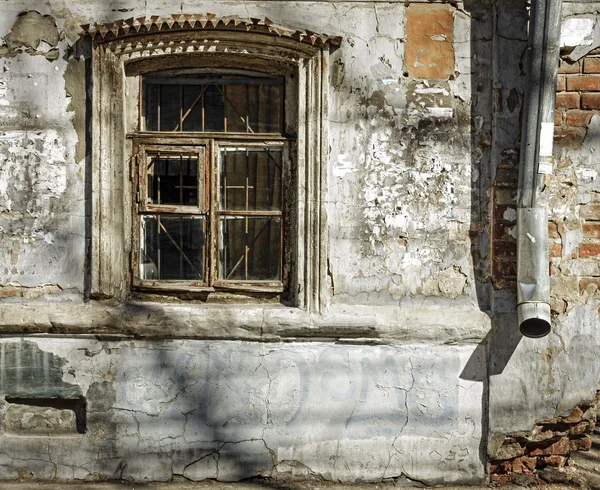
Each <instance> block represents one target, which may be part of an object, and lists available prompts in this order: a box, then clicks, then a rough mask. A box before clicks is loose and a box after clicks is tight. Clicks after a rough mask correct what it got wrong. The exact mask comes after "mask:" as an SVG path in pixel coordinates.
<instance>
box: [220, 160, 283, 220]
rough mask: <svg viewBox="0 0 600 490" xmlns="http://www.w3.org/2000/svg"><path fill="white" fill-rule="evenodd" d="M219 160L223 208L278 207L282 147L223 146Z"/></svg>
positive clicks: (221, 203)
mask: <svg viewBox="0 0 600 490" xmlns="http://www.w3.org/2000/svg"><path fill="white" fill-rule="evenodd" d="M220 160H221V162H220V185H219V194H220V207H221V209H222V210H229V211H280V210H281V200H282V193H281V178H282V172H281V170H282V151H281V148H275V149H273V148H223V149H222V150H221V152H220Z"/></svg>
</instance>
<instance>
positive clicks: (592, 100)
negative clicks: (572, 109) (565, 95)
mask: <svg viewBox="0 0 600 490" xmlns="http://www.w3.org/2000/svg"><path fill="white" fill-rule="evenodd" d="M561 95H562V94H561ZM581 108H582V109H600V93H591V94H589V93H588V94H581Z"/></svg>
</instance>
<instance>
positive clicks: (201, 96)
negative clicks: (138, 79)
mask: <svg viewBox="0 0 600 490" xmlns="http://www.w3.org/2000/svg"><path fill="white" fill-rule="evenodd" d="M143 88H144V90H143V92H144V94H145V96H144V118H145V128H144V129H145V130H147V131H190V132H193V131H196V132H217V133H219V132H223V133H253V134H257V133H281V126H282V117H281V111H282V108H283V107H282V97H283V78H282V77H267V76H263V77H260V78H257V77H243V76H233V75H229V76H225V75H222V76H219V75H210V76H200V75H179V76H167V75H162V76H156V75H147V76H144V77H143Z"/></svg>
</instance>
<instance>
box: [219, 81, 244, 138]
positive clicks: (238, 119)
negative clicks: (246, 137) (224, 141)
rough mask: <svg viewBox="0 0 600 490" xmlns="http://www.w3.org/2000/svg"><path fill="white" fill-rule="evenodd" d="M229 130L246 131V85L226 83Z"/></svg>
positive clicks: (226, 108) (233, 131) (234, 131)
mask: <svg viewBox="0 0 600 490" xmlns="http://www.w3.org/2000/svg"><path fill="white" fill-rule="evenodd" d="M223 89H224V91H225V117H226V118H227V132H229V133H245V132H246V119H247V118H248V117H247V109H248V106H247V99H246V85H224V86H223Z"/></svg>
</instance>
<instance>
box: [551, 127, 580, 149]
mask: <svg viewBox="0 0 600 490" xmlns="http://www.w3.org/2000/svg"><path fill="white" fill-rule="evenodd" d="M586 132H587V131H586V129H585V128H570V129H560V128H556V129H555V130H554V142H555V143H557V144H559V145H561V146H564V147H565V148H579V147H580V146H581V144H582V143H583V140H584V139H585V135H586Z"/></svg>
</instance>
